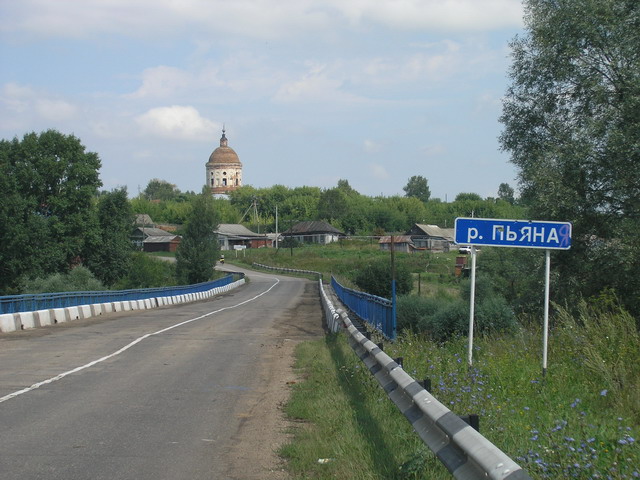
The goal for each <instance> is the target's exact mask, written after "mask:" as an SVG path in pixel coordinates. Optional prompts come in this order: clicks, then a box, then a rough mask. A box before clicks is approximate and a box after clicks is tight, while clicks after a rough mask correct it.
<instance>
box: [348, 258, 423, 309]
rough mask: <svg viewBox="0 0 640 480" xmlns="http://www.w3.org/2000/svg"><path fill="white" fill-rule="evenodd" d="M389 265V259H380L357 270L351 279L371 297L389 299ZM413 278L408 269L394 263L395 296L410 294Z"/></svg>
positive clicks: (398, 263) (390, 277)
mask: <svg viewBox="0 0 640 480" xmlns="http://www.w3.org/2000/svg"><path fill="white" fill-rule="evenodd" d="M391 280H392V276H391V265H390V263H389V259H381V260H376V261H374V262H371V263H370V264H368V265H366V266H364V267H363V268H361V269H359V270H358V271H357V272H356V273H355V276H354V278H353V281H354V283H355V284H356V285H357V286H358V287H359V288H361V289H362V290H364V291H365V292H367V293H370V294H371V295H377V296H379V297H383V298H389V299H390V298H391V293H392V292H391ZM412 288H413V277H412V276H411V272H410V271H409V269H408V268H407V267H406V266H405V265H403V264H402V263H400V262H396V294H397V295H404V294H407V293H410V292H411V289H412Z"/></svg>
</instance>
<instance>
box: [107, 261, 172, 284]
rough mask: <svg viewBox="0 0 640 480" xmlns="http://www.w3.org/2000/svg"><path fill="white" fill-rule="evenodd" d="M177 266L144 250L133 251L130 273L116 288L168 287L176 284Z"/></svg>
mask: <svg viewBox="0 0 640 480" xmlns="http://www.w3.org/2000/svg"><path fill="white" fill-rule="evenodd" d="M176 283H177V282H176V267H175V264H174V263H171V262H168V261H165V260H159V259H157V258H154V257H150V256H149V255H147V254H145V253H142V252H133V254H132V255H131V263H130V269H129V273H128V274H127V275H126V276H125V277H124V278H123V279H122V280H120V281H119V282H118V283H117V284H116V286H115V288H116V289H117V290H128V289H131V288H151V287H166V286H171V285H176Z"/></svg>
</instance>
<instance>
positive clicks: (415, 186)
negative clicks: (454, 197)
mask: <svg viewBox="0 0 640 480" xmlns="http://www.w3.org/2000/svg"><path fill="white" fill-rule="evenodd" d="M402 189H403V190H404V191H405V196H407V197H415V198H417V199H419V200H421V201H422V202H425V203H426V202H428V201H429V197H431V190H429V185H428V182H427V179H426V178H424V177H423V176H421V175H414V176H412V177H411V178H410V179H409V181H408V182H407V184H406V185H405V186H404V187H403V188H402Z"/></svg>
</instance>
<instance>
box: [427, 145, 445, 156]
mask: <svg viewBox="0 0 640 480" xmlns="http://www.w3.org/2000/svg"><path fill="white" fill-rule="evenodd" d="M421 151H422V153H423V155H424V156H425V157H439V156H442V155H444V154H446V153H447V148H446V147H445V146H444V145H441V144H434V145H427V146H426V147H422V149H421Z"/></svg>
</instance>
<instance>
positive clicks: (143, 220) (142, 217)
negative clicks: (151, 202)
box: [133, 213, 154, 226]
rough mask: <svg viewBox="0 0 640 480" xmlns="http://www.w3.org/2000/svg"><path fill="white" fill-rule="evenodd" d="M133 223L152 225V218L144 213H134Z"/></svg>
mask: <svg viewBox="0 0 640 480" xmlns="http://www.w3.org/2000/svg"><path fill="white" fill-rule="evenodd" d="M133 223H134V225H151V226H154V223H153V220H152V219H151V217H150V216H149V215H147V214H146V213H136V216H135V220H134V222H133Z"/></svg>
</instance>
